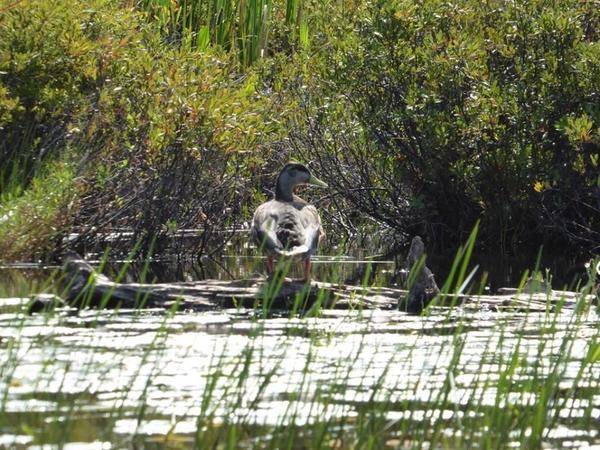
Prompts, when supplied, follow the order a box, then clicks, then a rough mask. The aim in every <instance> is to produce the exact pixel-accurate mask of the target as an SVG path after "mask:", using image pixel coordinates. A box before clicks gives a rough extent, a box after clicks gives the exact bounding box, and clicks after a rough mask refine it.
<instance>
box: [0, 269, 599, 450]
mask: <svg viewBox="0 0 600 450" xmlns="http://www.w3.org/2000/svg"><path fill="white" fill-rule="evenodd" d="M223 261H224V260H223ZM223 261H221V262H220V263H219V264H218V265H217V266H215V267H212V268H204V271H200V272H198V271H195V270H190V269H185V270H183V271H182V269H178V270H173V271H168V270H166V269H165V267H164V266H161V265H157V266H155V267H151V268H150V270H149V271H148V275H147V277H148V279H161V278H162V280H161V281H171V280H170V279H172V278H177V279H180V280H183V279H190V278H192V279H193V278H197V277H200V276H215V274H216V275H218V276H219V277H222V278H227V277H228V276H234V277H239V276H244V275H245V276H248V275H249V274H252V273H254V272H255V271H257V270H259V269H260V267H259V266H258V263H260V261H258V260H256V259H245V260H244V261H241V260H240V259H239V258H237V259H236V258H234V259H233V261H230V262H231V264H229V267H228V263H224V262H223ZM327 261H328V259H327V258H322V260H321V264H318V263H317V264H316V265H315V267H316V270H317V278H319V279H327V278H326V277H331V276H333V274H335V275H336V276H337V277H338V278H337V279H348V278H351V277H354V276H356V274H357V273H358V274H360V273H361V271H360V270H359V271H358V272H356V271H357V269H360V267H359V266H360V265H359V264H356V263H354V262H352V261H353V260H350V259H346V260H342V261H339V260H338V261H337V262H336V264H335V267H333V266H334V265H328V264H327V263H326V262H327ZM218 266H219V267H221V269H222V270H219V269H218ZM223 266H225V267H223ZM116 270H117V269H111V268H107V270H106V272H107V273H108V274H111V273H116ZM198 270H200V269H198ZM48 271H50V269H48ZM48 271H46V272H44V271H42V270H40V269H33V268H27V267H24V268H20V269H18V270H17V269H10V270H9V269H0V279H1V280H2V281H0V285H2V289H1V290H0V293H3V295H0V297H4V298H3V299H0V321H1V325H0V361H1V362H0V392H1V393H2V400H1V401H2V404H1V408H0V448H17V449H19V448H24V449H25V448H27V449H34V448H35V449H38V448H68V449H104V448H107V449H108V448H149V449H155V448H156V449H163V448H173V449H175V448H273V449H279V448H508V447H514V448H540V447H541V448H582V447H586V446H595V447H597V448H600V436H599V432H600V340H599V337H600V336H599V330H600V328H599V323H598V316H597V312H596V307H595V306H593V305H590V304H589V303H586V302H583V301H582V302H580V303H579V304H578V305H577V307H576V308H575V309H572V308H571V309H567V308H561V307H560V305H559V307H557V308H556V309H555V310H552V311H551V310H548V311H546V312H535V313H534V312H523V311H513V312H506V311H505V312H494V311H490V310H485V309H482V308H471V309H469V308H465V307H455V308H442V307H436V308H434V309H432V310H431V311H430V312H429V313H428V314H427V315H425V316H414V315H408V314H406V313H403V312H399V311H396V310H360V309H356V310H322V311H320V312H317V313H315V314H312V315H308V316H302V317H298V316H296V317H290V313H289V312H286V311H272V312H271V314H270V315H269V316H268V318H263V316H262V314H261V312H260V311H258V312H256V311H253V310H251V309H225V310H218V311H211V312H201V313H200V312H186V311H178V312H174V311H171V312H165V311H164V310H152V309H145V310H118V311H96V310H84V311H76V310H72V309H58V310H56V311H54V312H51V313H41V314H33V315H28V314H25V313H24V312H23V309H22V304H23V302H24V300H23V297H25V296H26V294H28V293H29V292H35V291H37V292H39V291H42V290H46V291H51V290H52V288H51V287H49V286H44V283H43V280H44V279H45V278H46V277H47V275H48ZM227 272H229V275H228V274H227ZM391 272H392V266H391V265H390V264H387V263H382V264H380V265H379V266H378V273H379V274H380V275H379V276H380V277H387V276H389V275H390V273H391ZM128 277H129V278H131V279H135V278H136V276H135V273H133V274H129V275H126V278H128ZM36 280H37V281H36ZM378 280H379V282H382V283H383V281H382V279H381V278H379V279H378ZM18 285H20V286H25V288H23V287H21V288H20V289H17V288H16V287H15V286H18ZM23 290H25V291H27V292H21V291H23Z"/></svg>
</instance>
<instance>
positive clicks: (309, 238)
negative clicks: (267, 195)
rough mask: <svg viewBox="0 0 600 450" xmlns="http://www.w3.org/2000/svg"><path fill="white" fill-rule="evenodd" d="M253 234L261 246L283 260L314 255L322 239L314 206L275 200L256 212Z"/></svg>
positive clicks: (264, 204) (263, 205)
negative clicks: (295, 256) (280, 256)
mask: <svg viewBox="0 0 600 450" xmlns="http://www.w3.org/2000/svg"><path fill="white" fill-rule="evenodd" d="M252 230H253V234H254V237H255V240H256V242H257V244H258V245H261V246H264V248H266V249H267V250H270V251H273V252H275V253H277V254H280V255H284V256H294V255H302V254H307V253H313V252H314V251H315V250H316V248H317V245H318V244H319V239H320V237H321V235H322V228H321V220H320V218H319V214H318V212H317V210H316V208H315V207H314V206H311V205H308V204H306V203H296V202H294V203H288V202H279V201H276V200H271V201H270V202H267V203H263V204H262V205H261V206H259V207H258V208H257V210H256V212H255V213H254V218H253V223H252Z"/></svg>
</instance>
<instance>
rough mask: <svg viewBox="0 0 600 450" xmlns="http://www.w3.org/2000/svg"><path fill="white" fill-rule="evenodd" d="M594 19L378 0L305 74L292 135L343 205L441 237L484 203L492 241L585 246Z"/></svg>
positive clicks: (562, 7)
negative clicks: (322, 64)
mask: <svg viewBox="0 0 600 450" xmlns="http://www.w3.org/2000/svg"><path fill="white" fill-rule="evenodd" d="M597 25H598V13H597V5H593V4H592V3H581V2H577V1H570V2H555V3H553V2H546V1H544V2H542V1H533V2H526V3H505V2H502V3H498V2H491V3H490V2H486V3H480V2H476V1H472V0H463V1H460V2H458V3H456V2H454V3H447V2H440V1H437V0H428V1H425V2H414V1H412V0H408V1H383V0H382V1H378V2H374V4H373V5H372V7H371V9H370V11H369V14H368V16H366V17H364V18H362V19H360V20H359V21H358V25H357V28H358V30H359V31H358V36H357V38H356V39H349V38H344V39H342V38H340V40H339V42H340V43H342V44H343V45H339V46H338V48H337V49H336V51H334V52H330V54H329V63H328V64H327V67H328V68H329V70H327V71H325V72H324V74H323V75H322V79H321V83H320V85H319V87H314V88H311V87H309V89H308V91H309V96H310V97H311V100H310V102H311V106H309V107H307V108H306V112H307V113H308V114H307V115H306V116H305V117H306V120H304V124H305V125H306V126H308V132H307V133H305V134H304V135H301V136H299V139H298V145H297V147H304V148H308V149H309V150H308V155H307V157H309V158H310V157H313V158H316V159H317V160H319V161H320V164H321V165H322V169H323V173H330V174H332V175H331V176H330V178H329V180H328V181H329V182H330V183H332V184H333V185H334V186H336V187H337V188H338V189H339V191H340V192H342V193H343V194H344V195H345V196H346V198H347V199H348V200H349V201H350V203H351V204H353V205H354V206H356V207H358V208H359V209H361V210H362V211H364V212H366V213H368V214H369V215H371V216H372V217H374V218H375V219H376V220H378V221H379V222H382V223H386V224H388V225H389V226H392V227H394V228H397V229H400V230H402V231H408V232H410V233H417V232H418V233H425V234H427V235H428V238H429V240H430V242H436V243H437V244H438V245H440V246H444V245H447V244H448V243H449V242H456V240H460V239H462V236H464V235H466V234H467V233H468V231H469V230H470V229H471V227H472V225H473V224H474V223H475V221H476V220H477V219H479V218H480V217H481V218H482V240H481V241H482V243H483V244H484V245H486V244H487V245H489V246H492V247H494V248H501V249H504V250H509V249H516V248H517V247H520V248H522V247H523V246H524V245H527V244H529V245H531V246H532V247H533V248H537V246H538V245H539V244H541V243H543V242H546V243H548V242H550V243H552V242H554V243H556V242H561V243H565V242H576V243H579V244H584V245H590V244H592V245H595V246H596V251H597V250H598V248H597V243H598V242H600V235H599V234H598V233H599V232H598V230H600V188H598V182H599V180H598V173H599V171H598V155H599V153H600V148H599V144H600V135H599V132H598V127H599V126H600V106H599V105H600V102H599V101H598V100H600V98H599V97H598V95H599V94H598V93H599V92H600V90H599V88H600V72H599V70H598V69H599V65H600V42H598V40H597V37H598V36H597V35H596V30H597V28H598V27H597ZM587 250H589V248H588V249H587ZM592 250H593V247H592Z"/></svg>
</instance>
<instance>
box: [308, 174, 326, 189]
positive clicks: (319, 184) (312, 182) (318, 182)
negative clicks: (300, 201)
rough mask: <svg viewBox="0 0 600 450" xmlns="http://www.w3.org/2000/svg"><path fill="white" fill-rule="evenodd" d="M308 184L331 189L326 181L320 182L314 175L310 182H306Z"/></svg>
mask: <svg viewBox="0 0 600 450" xmlns="http://www.w3.org/2000/svg"><path fill="white" fill-rule="evenodd" d="M306 184H310V185H311V186H318V187H322V188H326V187H329V186H328V185H327V183H325V182H324V181H321V180H319V179H318V178H317V177H315V176H314V175H311V176H310V178H309V179H308V181H307V182H306Z"/></svg>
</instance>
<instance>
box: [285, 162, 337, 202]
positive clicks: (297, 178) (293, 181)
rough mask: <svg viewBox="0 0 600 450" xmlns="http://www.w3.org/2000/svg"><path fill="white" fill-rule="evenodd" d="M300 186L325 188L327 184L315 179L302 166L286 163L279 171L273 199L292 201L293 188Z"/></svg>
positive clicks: (306, 168)
mask: <svg viewBox="0 0 600 450" xmlns="http://www.w3.org/2000/svg"><path fill="white" fill-rule="evenodd" d="M300 184H308V185H311V186H318V187H327V184H326V183H324V182H323V181H321V180H319V179H318V178H317V177H315V176H314V175H313V174H312V173H311V172H310V170H308V167H306V166H305V165H304V164H300V163H288V164H286V165H285V166H284V167H283V169H281V172H280V173H279V176H278V177H277V184H276V186H275V199H276V200H280V201H285V202H291V201H293V198H294V188H295V187H296V186H298V185H300Z"/></svg>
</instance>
